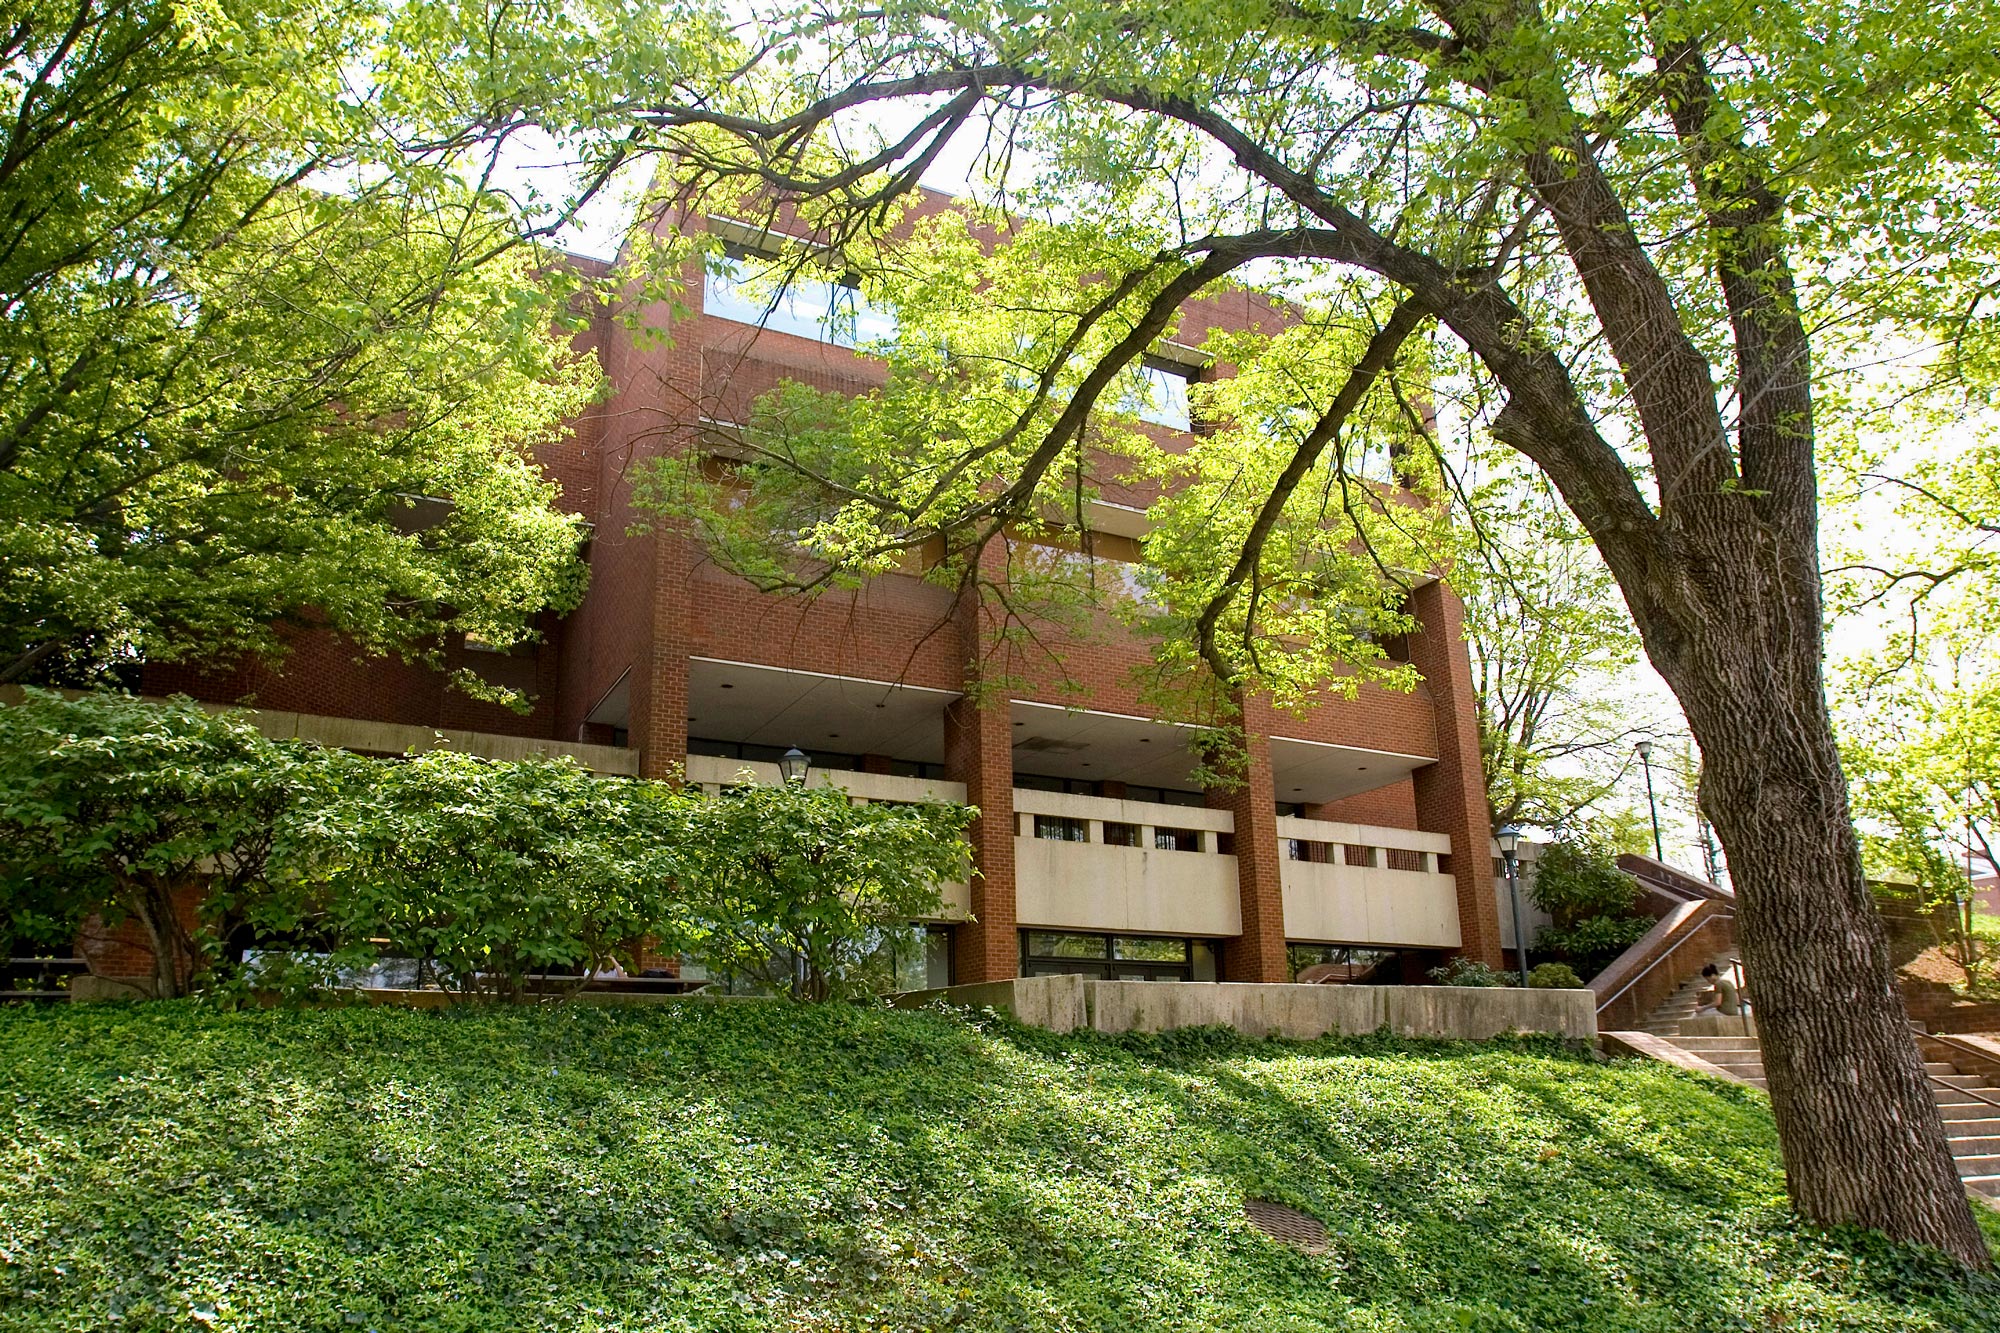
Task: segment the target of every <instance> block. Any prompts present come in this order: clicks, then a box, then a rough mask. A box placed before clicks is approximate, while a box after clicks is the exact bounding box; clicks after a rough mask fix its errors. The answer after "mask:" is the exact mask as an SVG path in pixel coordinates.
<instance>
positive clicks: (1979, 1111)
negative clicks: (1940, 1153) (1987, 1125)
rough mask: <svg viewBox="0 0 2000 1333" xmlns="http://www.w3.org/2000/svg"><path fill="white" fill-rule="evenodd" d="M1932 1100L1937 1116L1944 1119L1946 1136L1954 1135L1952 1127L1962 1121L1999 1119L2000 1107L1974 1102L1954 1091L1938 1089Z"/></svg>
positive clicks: (1989, 1103) (1990, 1103)
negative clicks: (1934, 1103)
mask: <svg viewBox="0 0 2000 1333" xmlns="http://www.w3.org/2000/svg"><path fill="white" fill-rule="evenodd" d="M1948 1099H1951V1100H1948ZM1932 1100H1934V1101H1936V1102H1937V1109H1938V1114H1939V1115H1941V1116H1943V1117H1944V1118H1945V1121H1946V1124H1945V1127H1944V1131H1945V1133H1947V1134H1951V1133H1955V1132H1956V1130H1955V1128H1954V1127H1955V1126H1956V1125H1958V1124H1959V1123H1960V1122H1962V1121H1966V1120H1992V1119H1995V1118H2000V1106H1995V1105H1993V1103H1992V1102H1982V1101H1976V1100H1974V1099H1973V1098H1971V1097H1968V1096H1966V1095H1965V1094H1964V1093H1962V1092H1959V1091H1957V1090H1955V1089H1940V1090H1939V1091H1938V1092H1937V1093H1936V1094H1935V1096H1934V1097H1933V1099H1932Z"/></svg>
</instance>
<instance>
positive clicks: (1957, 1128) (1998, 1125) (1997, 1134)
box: [1944, 1107, 2000, 1143]
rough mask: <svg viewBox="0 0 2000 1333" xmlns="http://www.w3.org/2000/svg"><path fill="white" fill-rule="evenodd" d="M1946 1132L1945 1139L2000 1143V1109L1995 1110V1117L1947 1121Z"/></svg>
mask: <svg viewBox="0 0 2000 1333" xmlns="http://www.w3.org/2000/svg"><path fill="white" fill-rule="evenodd" d="M1944 1132H1945V1137H1947V1138H1952V1139H1992V1140H1993V1141H1994V1142H1995V1143H2000V1107H1995V1108H1994V1114H1993V1115H1990V1116H1981V1117H1980V1118H1979V1119H1977V1120H1947V1121H1945V1125H1944Z"/></svg>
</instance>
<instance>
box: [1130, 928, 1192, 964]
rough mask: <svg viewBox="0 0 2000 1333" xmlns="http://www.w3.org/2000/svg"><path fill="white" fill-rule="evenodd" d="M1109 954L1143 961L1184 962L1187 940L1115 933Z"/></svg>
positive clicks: (1186, 952) (1186, 954)
mask: <svg viewBox="0 0 2000 1333" xmlns="http://www.w3.org/2000/svg"><path fill="white" fill-rule="evenodd" d="M1111 956H1112V957H1113V958H1131V959H1136V960H1137V961H1140V962H1145V963H1185V962H1186V961H1187V956H1188V942H1187V941H1186V940H1174V939H1157V938H1152V937H1149V936H1144V935H1116V936H1113V937H1112V940H1111Z"/></svg>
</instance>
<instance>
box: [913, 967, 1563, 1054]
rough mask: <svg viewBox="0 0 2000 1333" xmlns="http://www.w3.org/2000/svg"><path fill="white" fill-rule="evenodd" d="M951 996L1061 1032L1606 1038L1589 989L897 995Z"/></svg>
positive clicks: (1191, 985) (1005, 985)
mask: <svg viewBox="0 0 2000 1333" xmlns="http://www.w3.org/2000/svg"><path fill="white" fill-rule="evenodd" d="M938 999H942V1000H945V1001H947V1002H948V1003H951V1004H963V1005H975V1006H985V1007H991V1008H995V1009H1004V1010H1006V1011H1007V1012H1009V1013H1011V1014H1013V1015H1014V1017H1015V1018H1016V1019H1018V1020H1020V1021H1021V1022H1023V1023H1027V1024H1030V1025H1032V1026H1035V1027H1045V1028H1049V1029H1050V1030H1052V1031H1056V1032H1068V1031H1071V1030H1072V1029H1075V1028H1082V1027H1088V1028H1094V1029H1095V1030H1097V1031H1099V1032H1167V1031H1171V1030H1173V1029H1175V1028H1189V1027H1213V1026H1221V1027H1232V1028H1235V1029H1236V1030H1237V1031H1238V1032H1241V1033H1244V1034H1245V1035H1246V1036H1251V1037H1292V1038H1299V1039H1310V1038H1313V1037H1322V1036H1326V1035H1328V1034H1339V1035H1346V1036H1359V1035H1361V1034H1363V1033H1368V1032H1377V1031H1380V1030H1382V1029H1384V1028H1387V1029H1388V1030H1389V1031H1391V1032H1394V1033H1395V1034H1397V1035H1398V1036H1404V1037H1447V1038H1456V1039H1460V1040H1472V1041H1482V1040H1485V1039H1486V1038H1489V1037H1494V1036H1499V1035H1501V1034H1503V1033H1514V1032H1550V1033H1555V1034H1557V1035H1559V1036H1563V1037H1569V1038H1572V1039H1575V1040H1580V1041H1593V1040H1595V1039H1596V1037H1597V1012H1596V1009H1595V1007H1594V1004H1593V1002H1592V997H1591V995H1590V992H1588V991H1584V990H1521V989H1517V988H1513V987H1504V988H1502V987H1476V986H1297V985H1288V984H1270V983H1262V982H1205V981H1180V982H1175V981H1097V980H1093V979H1089V978H1085V977H1029V978H1023V979H1019V980H1014V981H993V982H982V983H977V984H974V985H967V986H947V987H944V988H943V989H940V990H928V991H912V992H908V993H906V994H903V995H898V996H896V997H895V998H894V1003H895V1004H897V1005H898V1006H899V1007H904V1008H911V1007H915V1006H917V1005H921V1004H925V1003H928V1002H929V1001H931V1000H938Z"/></svg>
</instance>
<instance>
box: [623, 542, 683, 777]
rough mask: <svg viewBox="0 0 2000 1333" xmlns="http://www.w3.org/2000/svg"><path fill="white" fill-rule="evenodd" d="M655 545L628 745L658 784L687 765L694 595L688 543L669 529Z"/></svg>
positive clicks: (641, 768)
mask: <svg viewBox="0 0 2000 1333" xmlns="http://www.w3.org/2000/svg"><path fill="white" fill-rule="evenodd" d="M651 540H652V544H653V553H652V554H653V559H652V570H651V574H652V590H651V595H650V597H649V598H648V599H647V613H648V619H649V622H650V623H649V625H648V627H647V631H648V632H647V634H646V637H645V641H644V643H643V644H642V645H641V647H640V649H639V658H638V660H637V661H636V662H634V663H633V664H632V686H631V710H632V711H631V719H630V723H629V726H630V733H629V735H628V737H627V741H626V743H627V744H628V745H630V746H632V747H633V748H634V749H636V750H638V751H639V775H640V776H641V777H647V778H658V777H665V776H666V775H667V774H669V773H671V772H673V770H674V769H675V768H676V767H677V766H678V765H680V764H684V763H686V762H687V742H688V730H687V711H688V648H689V626H688V601H689V598H691V597H692V596H693V594H694V589H693V587H692V586H691V584H692V571H693V568H694V559H693V549H692V547H691V545H690V544H689V541H688V539H686V538H684V537H682V536H680V535H679V534H677V533H675V532H673V531H672V530H671V529H668V528H665V527H662V528H660V529H657V530H656V531H655V534H654V535H653V537H652V538H651Z"/></svg>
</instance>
